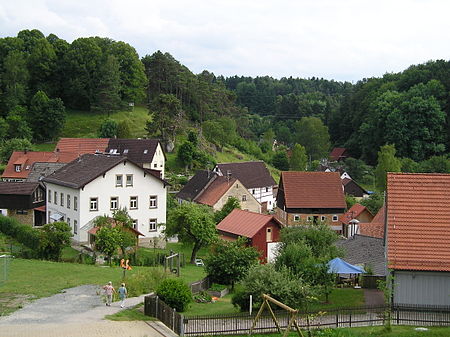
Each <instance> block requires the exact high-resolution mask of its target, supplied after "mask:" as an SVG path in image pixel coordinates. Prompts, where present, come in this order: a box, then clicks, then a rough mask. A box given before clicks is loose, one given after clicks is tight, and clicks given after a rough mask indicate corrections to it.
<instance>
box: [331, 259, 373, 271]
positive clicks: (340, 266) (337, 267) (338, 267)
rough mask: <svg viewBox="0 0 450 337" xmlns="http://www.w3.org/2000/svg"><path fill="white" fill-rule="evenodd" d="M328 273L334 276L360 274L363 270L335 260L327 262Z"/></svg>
mask: <svg viewBox="0 0 450 337" xmlns="http://www.w3.org/2000/svg"><path fill="white" fill-rule="evenodd" d="M328 273H330V274H331V273H334V274H362V273H365V270H364V269H363V268H361V267H358V266H354V265H352V264H350V263H348V262H345V261H344V260H342V259H340V258H338V257H337V258H335V259H333V260H331V261H329V262H328Z"/></svg>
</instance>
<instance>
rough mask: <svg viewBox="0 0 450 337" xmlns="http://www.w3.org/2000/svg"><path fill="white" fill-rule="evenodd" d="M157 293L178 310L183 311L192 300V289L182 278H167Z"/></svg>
mask: <svg viewBox="0 0 450 337" xmlns="http://www.w3.org/2000/svg"><path fill="white" fill-rule="evenodd" d="M156 293H157V294H158V296H159V297H160V298H161V300H163V301H164V302H165V303H166V304H167V305H169V306H171V307H172V308H174V309H175V310H176V311H178V312H183V311H184V310H185V309H186V308H187V305H188V304H189V303H190V302H191V301H192V293H191V290H190V289H189V287H188V286H187V285H186V284H185V283H184V282H183V280H180V279H173V278H171V279H165V280H164V281H162V282H161V284H160V285H159V287H158V288H157V290H156Z"/></svg>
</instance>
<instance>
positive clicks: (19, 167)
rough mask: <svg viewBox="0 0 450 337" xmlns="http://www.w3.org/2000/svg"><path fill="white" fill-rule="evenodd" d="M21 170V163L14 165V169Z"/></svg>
mask: <svg viewBox="0 0 450 337" xmlns="http://www.w3.org/2000/svg"><path fill="white" fill-rule="evenodd" d="M21 170H22V165H14V171H16V172H20V171H21Z"/></svg>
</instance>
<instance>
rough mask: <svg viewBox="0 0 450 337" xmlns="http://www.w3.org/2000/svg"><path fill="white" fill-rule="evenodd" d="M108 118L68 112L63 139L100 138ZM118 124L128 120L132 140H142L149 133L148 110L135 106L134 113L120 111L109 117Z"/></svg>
mask: <svg viewBox="0 0 450 337" xmlns="http://www.w3.org/2000/svg"><path fill="white" fill-rule="evenodd" d="M107 118H108V115H106V114H99V113H93V112H89V111H77V110H68V111H67V119H66V124H65V125H64V129H63V130H62V133H61V137H86V138H96V137H98V130H99V128H100V125H101V124H102V123H103V121H104V120H106V119H107ZM109 118H111V119H113V120H115V121H116V122H121V121H123V120H127V121H128V123H129V124H130V129H131V134H132V138H142V137H144V136H145V135H146V134H147V132H146V131H145V126H146V124H147V121H149V120H150V116H149V114H148V109H147V108H145V107H142V106H135V107H134V109H133V111H127V110H124V111H118V112H115V113H113V114H111V116H110V117H109Z"/></svg>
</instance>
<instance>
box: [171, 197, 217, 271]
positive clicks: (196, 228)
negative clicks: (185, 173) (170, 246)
mask: <svg viewBox="0 0 450 337" xmlns="http://www.w3.org/2000/svg"><path fill="white" fill-rule="evenodd" d="M164 233H165V235H166V236H167V237H171V236H174V235H178V239H179V240H180V241H181V242H184V243H190V244H193V248H192V254H191V260H190V263H192V264H194V263H195V259H196V257H197V252H198V251H199V250H200V248H202V247H205V246H207V245H209V244H210V243H212V242H213V241H214V240H216V239H217V229H216V225H215V221H214V214H213V212H212V210H211V208H210V207H208V206H205V205H200V204H195V203H183V204H181V205H179V206H178V207H176V208H174V209H172V210H171V211H170V213H169V216H168V221H167V224H166V229H165V230H164Z"/></svg>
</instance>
